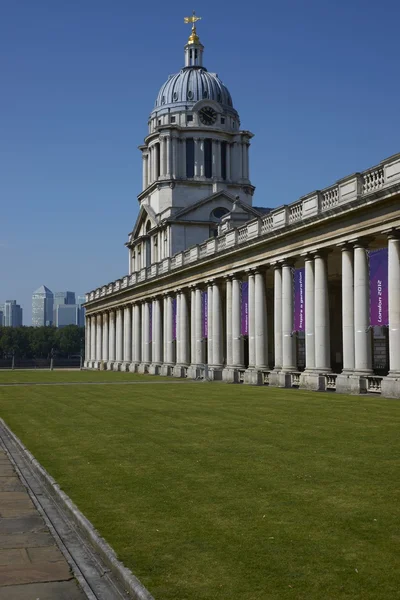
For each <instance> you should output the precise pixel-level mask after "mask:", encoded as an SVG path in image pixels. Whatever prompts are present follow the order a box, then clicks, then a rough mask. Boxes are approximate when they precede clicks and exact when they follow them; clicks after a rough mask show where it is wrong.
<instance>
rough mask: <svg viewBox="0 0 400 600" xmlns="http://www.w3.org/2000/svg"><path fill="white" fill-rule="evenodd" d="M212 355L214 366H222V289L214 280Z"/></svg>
mask: <svg viewBox="0 0 400 600" xmlns="http://www.w3.org/2000/svg"><path fill="white" fill-rule="evenodd" d="M212 312H213V320H212V330H213V331H212V342H213V344H212V356H213V362H212V364H213V366H214V367H217V368H219V369H220V368H222V364H223V358H222V304H221V290H220V284H219V283H218V282H216V281H214V282H213V286H212Z"/></svg>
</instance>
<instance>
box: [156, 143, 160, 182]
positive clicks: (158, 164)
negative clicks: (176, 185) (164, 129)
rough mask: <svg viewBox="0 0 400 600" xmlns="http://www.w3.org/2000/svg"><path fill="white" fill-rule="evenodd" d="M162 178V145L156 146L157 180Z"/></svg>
mask: <svg viewBox="0 0 400 600" xmlns="http://www.w3.org/2000/svg"><path fill="white" fill-rule="evenodd" d="M159 177H160V144H156V179H158V178H159Z"/></svg>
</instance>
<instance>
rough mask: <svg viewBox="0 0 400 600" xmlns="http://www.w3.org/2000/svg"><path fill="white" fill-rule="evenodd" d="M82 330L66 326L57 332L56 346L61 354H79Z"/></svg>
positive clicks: (74, 326)
mask: <svg viewBox="0 0 400 600" xmlns="http://www.w3.org/2000/svg"><path fill="white" fill-rule="evenodd" d="M82 330H83V328H82V327H78V326H77V325H67V326H66V327H62V328H61V329H58V330H57V334H56V338H57V346H58V349H59V351H60V352H61V353H62V354H66V355H67V356H70V355H71V354H79V352H80V350H81V342H82V335H83V331H82Z"/></svg>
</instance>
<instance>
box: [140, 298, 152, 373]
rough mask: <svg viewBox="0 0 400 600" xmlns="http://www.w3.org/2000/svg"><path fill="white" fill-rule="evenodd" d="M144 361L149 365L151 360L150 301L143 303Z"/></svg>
mask: <svg viewBox="0 0 400 600" xmlns="http://www.w3.org/2000/svg"><path fill="white" fill-rule="evenodd" d="M142 340H143V346H142V363H144V364H145V365H148V364H149V363H150V362H151V347H150V344H151V342H150V302H143V304H142Z"/></svg>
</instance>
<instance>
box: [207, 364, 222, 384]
mask: <svg viewBox="0 0 400 600" xmlns="http://www.w3.org/2000/svg"><path fill="white" fill-rule="evenodd" d="M222 371H223V367H222V365H212V366H207V365H205V373H204V376H205V379H208V380H209V381H222Z"/></svg>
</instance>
